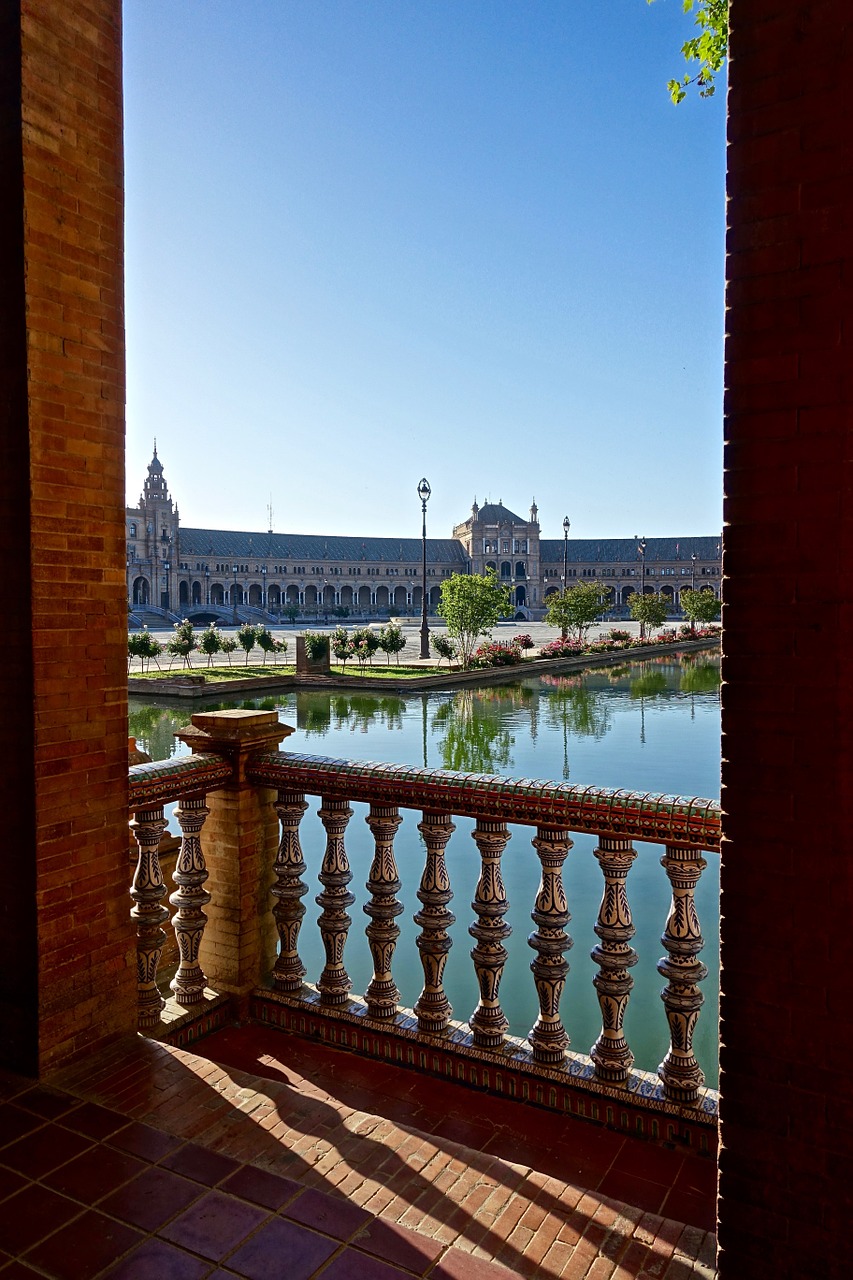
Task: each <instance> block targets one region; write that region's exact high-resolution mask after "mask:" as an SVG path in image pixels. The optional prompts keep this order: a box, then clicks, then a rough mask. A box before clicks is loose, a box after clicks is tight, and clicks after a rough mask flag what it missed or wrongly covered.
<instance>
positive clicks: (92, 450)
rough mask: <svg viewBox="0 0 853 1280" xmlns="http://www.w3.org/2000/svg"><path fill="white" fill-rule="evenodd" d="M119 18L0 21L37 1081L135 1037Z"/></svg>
mask: <svg viewBox="0 0 853 1280" xmlns="http://www.w3.org/2000/svg"><path fill="white" fill-rule="evenodd" d="M120 12H121V10H120V5H119V4H118V3H116V2H115V0H87V2H86V3H80V2H78V0H65V3H63V4H62V5H59V4H53V3H22V4H20V5H16V4H9V5H6V6H4V19H3V36H4V43H3V46H2V54H3V67H2V74H0V79H3V80H4V83H5V84H6V86H7V88H6V91H5V95H6V96H5V97H4V106H5V114H4V123H5V125H6V128H9V126H10V124H11V122H12V114H13V111H12V108H13V105H14V104H13V103H12V102H11V99H10V98H9V96H8V83H9V82H8V79H7V76H12V77H13V79H14V81H15V82H16V83H17V84H18V87H19V95H18V102H17V111H18V119H17V137H18V147H19V149H20V164H21V169H22V177H23V203H22V208H21V215H22V216H21V219H20V221H19V224H18V229H17V237H18V244H19V249H20V252H19V255H18V266H19V268H20V274H19V276H18V278H17V279H16V280H15V282H14V287H15V288H16V289H18V290H20V298H21V300H22V303H23V311H22V314H21V316H20V317H19V319H20V321H21V322H22V323H23V324H24V330H23V337H24V340H25V344H24V345H23V347H22V348H21V350H20V355H21V357H22V358H23V360H24V361H25V364H24V368H23V371H22V370H21V369H20V368H19V369H18V370H17V375H18V379H19V381H20V378H21V375H22V373H23V382H24V385H25V386H26V398H25V399H23V400H22V399H19V400H18V401H17V404H16V409H17V412H16V413H15V415H14V420H13V421H12V422H10V424H9V425H10V430H11V432H12V441H13V448H14V453H15V458H16V463H17V466H16V469H15V475H16V484H17V492H16V494H15V495H14V500H13V502H12V504H11V506H10V507H9V508H6V509H5V510H4V512H3V521H4V524H6V523H8V524H10V525H12V526H13V527H14V528H16V529H17V530H18V531H19V532H18V539H19V541H20V540H21V534H24V535H25V537H24V538H23V541H24V542H25V547H24V554H25V556H26V561H25V563H26V565H27V570H28V573H29V575H30V579H31V588H30V593H29V595H28V596H27V594H26V593H22V595H21V596H20V597H19V598H20V600H21V603H22V608H21V617H20V619H19V622H20V624H21V627H22V628H26V630H27V631H29V632H30V633H31V659H30V667H29V672H28V677H27V678H28V687H27V688H26V689H25V690H24V691H23V700H24V701H25V702H26V703H27V704H28V713H27V714H28V719H29V722H30V725H31V726H32V738H31V740H30V741H29V742H27V741H26V737H27V731H28V726H27V725H24V726H23V727H22V743H21V747H22V751H23V753H24V754H25V757H26V758H25V759H22V761H21V768H23V769H25V771H26V773H28V774H29V776H30V778H31V779H32V778H33V777H34V779H35V795H34V798H33V806H32V809H31V813H32V815H34V817H33V821H32V824H31V826H34V830H31V831H30V833H29V838H28V840H27V842H26V845H25V847H24V848H22V849H18V850H16V854H17V856H19V857H22V858H23V859H24V860H25V861H31V860H33V859H35V868H36V884H35V908H36V912H37V916H36V920H37V939H38V979H37V981H38V1003H37V1011H38V1045H37V1048H36V1047H35V1046H34V1040H33V1036H34V1031H33V1029H32V1028H30V1030H29V1033H28V1037H24V1038H23V1039H22V1040H21V1041H20V1043H19V1045H18V1049H17V1053H18V1054H19V1061H20V1062H21V1064H23V1059H24V1058H28V1059H29V1063H28V1065H29V1066H30V1067H31V1068H36V1067H37V1068H40V1069H43V1068H45V1067H47V1066H49V1065H50V1064H51V1063H53V1062H56V1061H59V1060H61V1059H63V1058H65V1057H67V1056H69V1055H73V1054H75V1053H79V1052H80V1051H82V1050H84V1049H85V1048H86V1047H87V1046H89V1045H90V1044H92V1043H94V1042H96V1041H98V1040H101V1039H103V1038H105V1037H109V1036H110V1035H112V1034H116V1033H117V1032H122V1031H125V1030H127V1029H129V1028H130V1027H131V1026H132V1025H133V1004H134V996H135V993H134V989H133V988H134V966H133V962H132V953H133V945H134V942H133V936H132V934H131V932H130V928H129V921H128V899H127V888H128V886H127V853H126V849H127V725H126V691H125V683H126V672H125V664H124V659H123V653H122V649H123V637H124V632H125V592H124V581H123V579H124V572H123V570H124V553H123V546H124V461H123V456H124V321H123V282H122V270H123V193H122V180H123V174H122V141H121V127H122V117H121V26H120ZM10 13H13V14H14V21H13V19H12V17H10ZM13 28H15V29H14V30H13ZM16 59H17V66H16V65H15V62H16ZM18 199H19V202H20V188H18ZM19 336H20V335H19ZM19 346H20V344H19ZM13 372H14V371H13ZM16 603H17V600H16ZM35 705H37V707H38V714H37V716H36V717H35V721H34V722H33V707H34V706H35ZM92 708H96V709H97V711H96V714H94V715H93V714H92ZM14 803H16V804H17V803H18V797H17V796H16V797H15V801H14ZM35 850H37V853H36V852H35ZM32 887H33V886H32V885H30V886H29V888H32ZM27 888H28V887H27V886H24V885H21V886H20V889H19V903H20V905H21V907H22V909H23V910H25V911H26V910H28V907H29V903H28V902H27V901H26V894H27ZM29 927H30V930H32V928H33V922H32V919H30V926H29ZM13 1052H16V1051H14V1050H13Z"/></svg>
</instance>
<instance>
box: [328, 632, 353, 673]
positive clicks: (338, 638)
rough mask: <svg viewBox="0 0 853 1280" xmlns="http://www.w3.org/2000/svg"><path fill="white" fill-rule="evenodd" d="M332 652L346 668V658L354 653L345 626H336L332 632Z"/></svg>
mask: <svg viewBox="0 0 853 1280" xmlns="http://www.w3.org/2000/svg"><path fill="white" fill-rule="evenodd" d="M332 653H333V654H334V655H335V657H336V658H337V659H338V661H339V662H340V664H341V666H342V667H344V668H346V665H347V661H348V659H349V658H351V657H352V656H353V655H354V653H355V645H354V644H353V642H352V640H351V639H350V636H349V634H348V633H347V630H346V628H345V627H337V628H336V629H335V630H334V631H333V632H332Z"/></svg>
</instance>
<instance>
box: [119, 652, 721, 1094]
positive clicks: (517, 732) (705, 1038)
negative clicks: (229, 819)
mask: <svg viewBox="0 0 853 1280" xmlns="http://www.w3.org/2000/svg"><path fill="white" fill-rule="evenodd" d="M719 683H720V670H719V658H718V657H716V656H711V655H708V654H700V655H698V656H697V657H693V658H690V659H688V658H684V659H682V660H680V661H679V660H678V659H674V658H672V657H664V658H659V659H656V660H653V661H649V662H643V663H626V664H625V665H624V666H620V667H616V668H608V669H599V670H590V671H589V672H587V673H585V674H583V675H571V676H567V675H564V676H560V675H553V676H552V675H548V676H540V677H537V678H533V679H528V680H519V682H517V683H513V684H496V685H494V686H492V687H488V686H481V687H479V688H470V689H464V690H455V691H443V690H442V691H436V692H428V693H427V692H424V693H419V694H407V695H405V696H402V695H398V694H394V693H389V694H382V693H372V692H371V693H357V692H352V691H349V690H347V691H345V692H344V691H341V692H337V693H319V692H315V691H310V692H308V691H306V692H301V691H300V692H291V693H285V694H281V695H280V696H276V697H267V698H263V699H254V700H251V699H250V700H244V699H233V700H231V701H228V702H218V703H216V704H213V703H205V704H204V709H205V710H212V709H213V707H214V705H215V706H217V707H224V706H240V707H255V708H259V709H260V708H263V709H273V708H277V709H278V712H279V716H280V718H281V720H282V721H283V722H284V723H285V724H288V725H291V726H292V727H293V728H294V729H295V730H296V732H295V733H294V734H293V735H292V736H291V737H289V738H288V739H287V742H286V749H288V750H291V751H298V752H307V753H310V754H315V755H327V756H337V757H341V758H346V759H351V760H371V761H383V762H394V763H403V764H412V765H423V766H426V767H429V768H443V769H457V770H461V771H463V772H475V773H497V774H503V775H506V776H510V777H524V778H540V779H548V780H552V781H557V782H560V781H564V780H565V781H569V782H572V783H576V784H592V785H595V786H606V787H625V788H630V789H631V790H635V791H651V792H663V793H666V794H669V795H682V796H703V797H707V798H710V799H718V798H719V794H720V709H719ZM201 709H202V708H201V707H200V706H199V705H197V704H196V705H194V706H192V707H189V706H187V705H186V704H184V705H181V706H180V707H175V706H174V705H171V706H169V707H164V706H163V705H162V704H161V705H158V706H155V705H152V704H146V703H145V702H143V701H142V700H141V699H139V698H136V697H133V698H131V699H130V733H131V734H133V735H135V736H136V738H137V741H138V743H139V745H140V746H142V747H143V748H144V749H145V750H146V751H147V752H148V753H149V754H150V755H151V756H152V758H154V759H165V758H168V757H169V756H170V755H174V754H177V753H179V752H181V751H183V747H182V745H181V744H180V743H176V742H175V739H174V738H173V737H172V734H173V731H174V730H175V729H177V728H180V727H182V726H183V725H185V724H187V723H188V721H189V718H190V715H191V714H192V712H193V711H194V710H201ZM309 803H310V807H309V810H308V812H307V813H306V815H305V818H304V819H303V822H302V827H301V830H300V838H301V841H302V847H303V851H304V853H305V859H306V862H307V864H308V882H309V885H310V893H309V894H308V895H306V897H305V898H304V899H303V901H304V902H305V903H306V905H307V906H308V911H307V912H306V915H305V918H304V921H303V925H302V932H301V937H300V953H301V955H302V958H303V961H304V962H305V964H306V966H307V969H308V978H309V980H310V981H316V979H317V977H318V976H319V973H320V971H321V969H322V967H323V949H322V945H321V942H320V936H319V931H318V929H317V928H316V925H315V923H314V922H315V920H316V917H317V916H318V915H319V908H318V907H315V906H314V903H313V897H314V894H315V893H318V892H320V890H321V887H322V886H321V885H320V884H319V882H317V880H316V876H317V873H318V871H319V869H320V863H321V860H322V856H323V847H324V840H325V836H324V832H323V828H322V826H321V824H320V821H319V819H318V818H317V817H316V809H317V808H318V807H319V803H320V802H319V798H318V799H316V800H314V799H313V798H310V797H309ZM352 807H353V810H354V816H353V818H352V820H351V822H350V824H349V827H348V830H347V852H348V855H349V859H350V863H351V866H352V870H353V880H352V883H351V885H350V889H351V891H352V892H353V893H355V895H356V903H355V905H354V906H353V907H352V908H351V909H350V915H351V916H352V920H353V924H352V928H351V929H350V933H349V938H348V941H347V948H346V955H345V960H346V965H347V968H348V971H349V973H350V976H351V977H352V979H353V990H354V991H355V992H358V993H361V992H363V991H364V990H365V988H366V987H367V984H368V982H369V981H370V976H371V959H370V952H369V949H368V946H367V940H366V938H365V936H364V932H363V931H364V927H365V926H366V924H367V923H368V918H367V917H366V916H365V915H364V913H363V912H362V911H361V906H362V904H363V903H364V902H365V901H366V900H367V897H368V895H367V893H366V892H365V889H364V884H365V881H366V880H367V877H368V872H369V868H370V861H371V858H372V851H373V850H372V839H371V836H370V831H369V829H368V827H367V826H366V824H365V823H364V821H363V819H364V815H365V814H366V812H367V806H366V805H360V804H354V805H353V806H352ZM403 816H404V820H403V823H402V825H401V827H400V829H399V832H398V835H397V840H396V844H395V850H396V854H397V861H398V865H399V869H400V878H401V880H402V881H403V888H402V891H401V894H400V897H401V899H402V901H403V903H404V906H405V910H404V912H403V914H402V915H401V916H399V917H398V919H397V923H398V925H399V926H400V929H401V936H400V939H399V942H398V943H397V951H396V956H395V966H394V976H395V980H396V982H397V985H398V986H399V987H400V990H401V995H402V1003H403V1004H404V1005H407V1006H408V1007H410V1008H411V1006H412V1005H413V1004H414V1002H415V1000H416V999H417V997H418V994H419V992H420V989H421V985H422V981H423V974H422V970H421V967H420V961H419V957H418V952H417V948H416V946H415V938H416V936H417V932H418V930H417V927H416V926H415V925H414V923H413V921H412V916H413V914H414V913H415V912H416V911H417V910H418V907H419V903H418V900H417V897H416V891H417V888H418V884H419V880H420V874H421V870H422V868H423V860H424V850H423V845H422V842H421V838H420V835H419V833H418V831H417V822H418V820H419V816H420V815H419V814H415V813H411V812H404V815H403ZM455 822H456V832H455V834H454V835H453V837H452V839H451V841H450V844H449V845H448V849H447V863H448V869H449V871H450V877H451V883H452V887H453V891H454V899H453V901H452V902H451V904H450V909H451V910H452V911H453V912H454V914H455V915H456V918H457V919H456V924H455V925H454V927H453V930H452V937H453V948H452V951H451V953H450V957H449V960H448V964H447V969H446V971H445V987H446V990H447V993H448V996H449V999H450V1001H451V1003H452V1005H453V1010H454V1013H453V1016H454V1017H456V1018H460V1019H463V1020H464V1019H467V1018H468V1017H469V1015H470V1014H471V1013H472V1012H473V1009H474V1007H475V1006H476V1002H477V987H476V982H475V979H474V974H473V964H472V962H471V960H470V958H469V951H470V949H471V947H472V946H473V940H472V939H471V938H470V936H469V934H468V925H469V924H471V923H472V921H473V920H474V918H475V917H474V913H473V911H472V909H471V902H472V899H473V896H474V889H475V886H476V883H477V878H478V875H479V855H478V853H477V849H476V846H475V844H474V842H473V840H472V839H471V838H470V832H471V830H472V829H473V825H474V824H473V821H472V820H468V819H465V818H456V819H455ZM511 831H512V839H511V840H510V842H509V844H508V845H507V848H506V852H505V853H504V857H503V875H504V882H505V885H506V891H507V896H508V898H509V902H510V910H509V913H508V915H507V917H506V918H507V921H508V923H509V924H510V925H511V926H512V929H513V933H512V936H511V937H510V938H509V940H508V942H507V943H506V946H507V950H508V951H509V959H508V961H507V965H506V969H505V971H504V977H503V982H502V986H501V1003H502V1005H503V1008H504V1011H505V1013H506V1015H507V1017H508V1018H509V1020H510V1030H511V1031H512V1033H513V1034H515V1035H520V1036H524V1035H526V1034H527V1032H528V1031H529V1029H530V1027H531V1026H532V1025H533V1022H534V1020H535V1018H536V1013H537V1003H536V996H535V991H534V986H533V976H532V974H531V973H530V969H529V964H530V961H531V960H532V959H533V956H534V953H533V952H532V951H531V950H530V948H529V947H528V946H527V941H526V940H527V936H528V934H529V933H530V932H531V929H532V928H533V926H532V923H531V921H530V911H531V909H532V906H533V900H534V898H535V895H536V889H537V885H538V880H539V863H538V859H537V857H536V854H535V851H534V849H533V848H532V846H531V844H530V840H531V838H532V836H534V835H535V831H534V829H533V828H530V827H521V826H513V827H511ZM574 841H575V843H574V847H573V849H572V850H571V852H570V854H569V857H568V859H567V861H566V864H565V868H564V880H565V884H566V890H567V895H568V900H569V909H570V911H571V913H572V921H571V922H570V924H569V926H568V932H569V933H570V934H571V935H572V937H573V939H574V946H573V948H572V950H571V951H570V952H569V953H568V957H567V958H568V960H569V963H570V966H571V967H570V971H569V974H568V978H567V981H566V987H565V992H564V995H563V1003H562V1014H563V1022H564V1024H565V1026H566V1030H567V1031H568V1033H569V1036H570V1038H571V1042H572V1048H573V1049H575V1050H577V1051H579V1052H583V1053H587V1052H588V1051H589V1048H590V1046H591V1045H592V1044H593V1042H594V1040H595V1039H596V1037H597V1035H598V1032H599V1030H600V1025H601V1023H600V1013H599V1007H598V1001H597V999H596V995H595V991H594V988H593V986H592V978H593V976H594V974H595V973H596V972H597V968H596V966H595V965H594V964H593V962H592V960H591V959H590V955H589V953H590V950H591V949H592V947H594V946H595V944H596V942H597V938H596V936H595V934H594V932H593V925H594V924H595V921H596V919H597V915H598V906H599V902H600V900H601V890H602V877H601V871H600V869H599V866H598V862H597V861H596V859H595V858H594V856H593V853H592V851H593V849H594V847H595V840H594V838H593V837H591V836H584V835H576V836H575V837H574ZM636 848H637V850H638V857H637V860H636V862H635V864H634V866H633V868H632V870H631V873H630V876H629V879H628V893H629V898H630V902H631V908H632V912H633V915H634V923H635V926H636V929H637V933H636V936H635V938H634V940H633V944H632V945H633V946H634V948H635V950H636V951H637V953H638V955H639V962H638V963H637V965H636V966H635V967H634V969H633V970H632V972H633V976H634V982H635V986H634V991H633V994H632V997H631V1002H630V1005H629V1008H628V1013H627V1017H626V1022H625V1026H626V1034H627V1037H628V1041H629V1043H630V1045H631V1048H632V1050H633V1052H634V1055H635V1059H636V1065H637V1066H638V1067H642V1068H643V1069H645V1070H650V1071H654V1070H655V1069H656V1067H657V1065H658V1063H659V1062H660V1061H661V1059H662V1057H663V1055H664V1053H665V1052H666V1048H667V1043H668V1028H667V1023H666V1017H665V1014H664V1009H663V1005H662V1003H661V1000H660V990H661V987H662V985H663V980H662V979H661V977H660V975H659V974H658V973H657V970H656V967H655V966H656V963H657V961H658V960H659V959H660V958H661V957H662V956H663V955H664V954H665V953H664V950H663V948H662V946H661V942H660V935H661V933H662V931H663V927H664V924H665V921H666V916H667V912H668V909H669V902H670V888H669V882H668V880H667V878H666V874H665V872H664V870H663V868H662V867H661V866H660V857H661V854H662V852H663V850H662V848H661V847H660V846H657V845H647V844H640V843H637V845H636ZM706 857H707V862H708V866H707V868H706V870H705V872H704V873H703V876H702V879H701V881H700V884H699V887H698V890H697V895H696V901H697V907H698V912H699V919H700V922H701V925H702V932H703V936H704V938H705V949H704V951H703V953H702V959H703V960H704V962H705V963H706V964H707V966H708V970H709V974H708V978H707V979H706V980H705V982H704V983H703V991H704V994H705V1006H704V1009H703V1011H702V1014H701V1016H700V1019H699V1023H698V1027H697V1033H696V1038H695V1047H696V1054H697V1057H698V1058H699V1061H700V1063H701V1065H702V1068H703V1070H704V1072H705V1075H706V1079H707V1082H708V1083H709V1084H712V1085H716V1083H717V1003H718V990H719V983H718V978H719V946H718V932H719V857H718V855H716V854H706Z"/></svg>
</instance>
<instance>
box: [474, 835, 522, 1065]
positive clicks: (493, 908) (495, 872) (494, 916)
mask: <svg viewBox="0 0 853 1280" xmlns="http://www.w3.org/2000/svg"><path fill="white" fill-rule="evenodd" d="M471 836H472V838H473V840H474V841H475V843H476V845H477V848H478V849H479V851H480V859H481V863H480V879H479V880H478V881H477V888H476V890H475V896H474V901H473V902H472V903H471V906H472V908H473V910H474V911H475V912H476V913H477V920H476V922H475V923H474V924H472V925H469V926H468V932H469V933H470V935H471V937H472V938H475V939H476V945H475V946H474V947H473V949H472V951H471V959H472V960H473V961H474V969H475V971H476V974H477V983H478V985H479V987H480V1000H479V1003H478V1004H477V1008H476V1009H475V1010H474V1012H473V1013H472V1014H471V1017H470V1019H469V1025H470V1027H471V1030H472V1032H473V1033H474V1043H475V1044H478V1045H482V1046H483V1047H484V1048H487V1049H496V1048H498V1047H499V1046H500V1045H501V1044H503V1039H504V1034H505V1033H506V1030H507V1028H508V1027H509V1022H508V1020H507V1018H506V1015H505V1014H504V1011H503V1009H502V1008H501V1006H500V1004H499V1002H498V991H499V989H500V984H501V975H502V974H503V969H504V965H505V964H506V960H507V952H506V948H505V947H504V945H503V942H504V939H505V938H508V937H509V936H510V934H511V933H512V929H511V928H510V926H509V925H508V924H506V923H505V921H504V918H503V917H504V916H505V915H506V913H507V911H508V910H509V903H508V902H507V898H506V892H505V890H504V882H503V879H502V877H501V855H502V853H503V851H504V849H505V848H506V845H507V841H508V840H509V831H508V830H507V826H506V823H505V822H492V821H491V820H489V819H485V818H480V819H479V820H478V822H477V825H476V827H475V829H474V830H473V831H472V832H471Z"/></svg>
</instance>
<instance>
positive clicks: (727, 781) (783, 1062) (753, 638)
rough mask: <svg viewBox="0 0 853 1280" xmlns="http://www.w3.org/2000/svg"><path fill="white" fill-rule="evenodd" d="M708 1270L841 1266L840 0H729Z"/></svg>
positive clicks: (848, 878)
mask: <svg viewBox="0 0 853 1280" xmlns="http://www.w3.org/2000/svg"><path fill="white" fill-rule="evenodd" d="M730 18H731V64H730V81H729V84H730V88H729V125H728V197H729V205H728V236H727V294H726V297H727V305H728V312H727V335H726V391H725V435H726V444H725V522H726V527H725V552H724V561H723V567H724V575H725V580H724V586H723V598H724V600H725V605H724V608H723V632H724V636H723V649H724V656H723V681H724V683H723V691H722V702H723V797H722V799H723V810H724V817H723V846H722V852H723V856H722V926H721V932H722V965H723V971H722V984H721V985H722V1025H721V1035H722V1050H721V1065H722V1073H721V1091H722V1104H721V1116H722V1143H723V1147H722V1154H721V1159H720V1200H719V1244H720V1276H721V1280H743V1277H749V1278H750V1280H764V1278H765V1277H772V1278H773V1280H785V1278H787V1277H790V1278H793V1277H796V1278H797V1280H802V1278H804V1277H811V1276H814V1277H821V1280H829V1278H830V1277H841V1276H848V1275H850V1274H851V1270H853V1262H851V1257H850V1223H851V1221H853V1203H851V1192H852V1191H853V1177H851V1166H850V1158H851V1151H853V1127H851V1117H852V1116H853V1111H851V1058H853V1040H851V1034H850V1028H851V1014H850V991H851V977H850V935H851V920H853V857H851V836H850V831H851V826H853V675H851V671H852V670H853V668H851V637H853V572H851V566H853V130H851V124H850V108H849V102H848V98H849V88H848V86H849V84H850V81H851V77H853V7H851V5H850V0H814V2H813V3H790V2H789V3H786V2H785V0H731V8H730Z"/></svg>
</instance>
